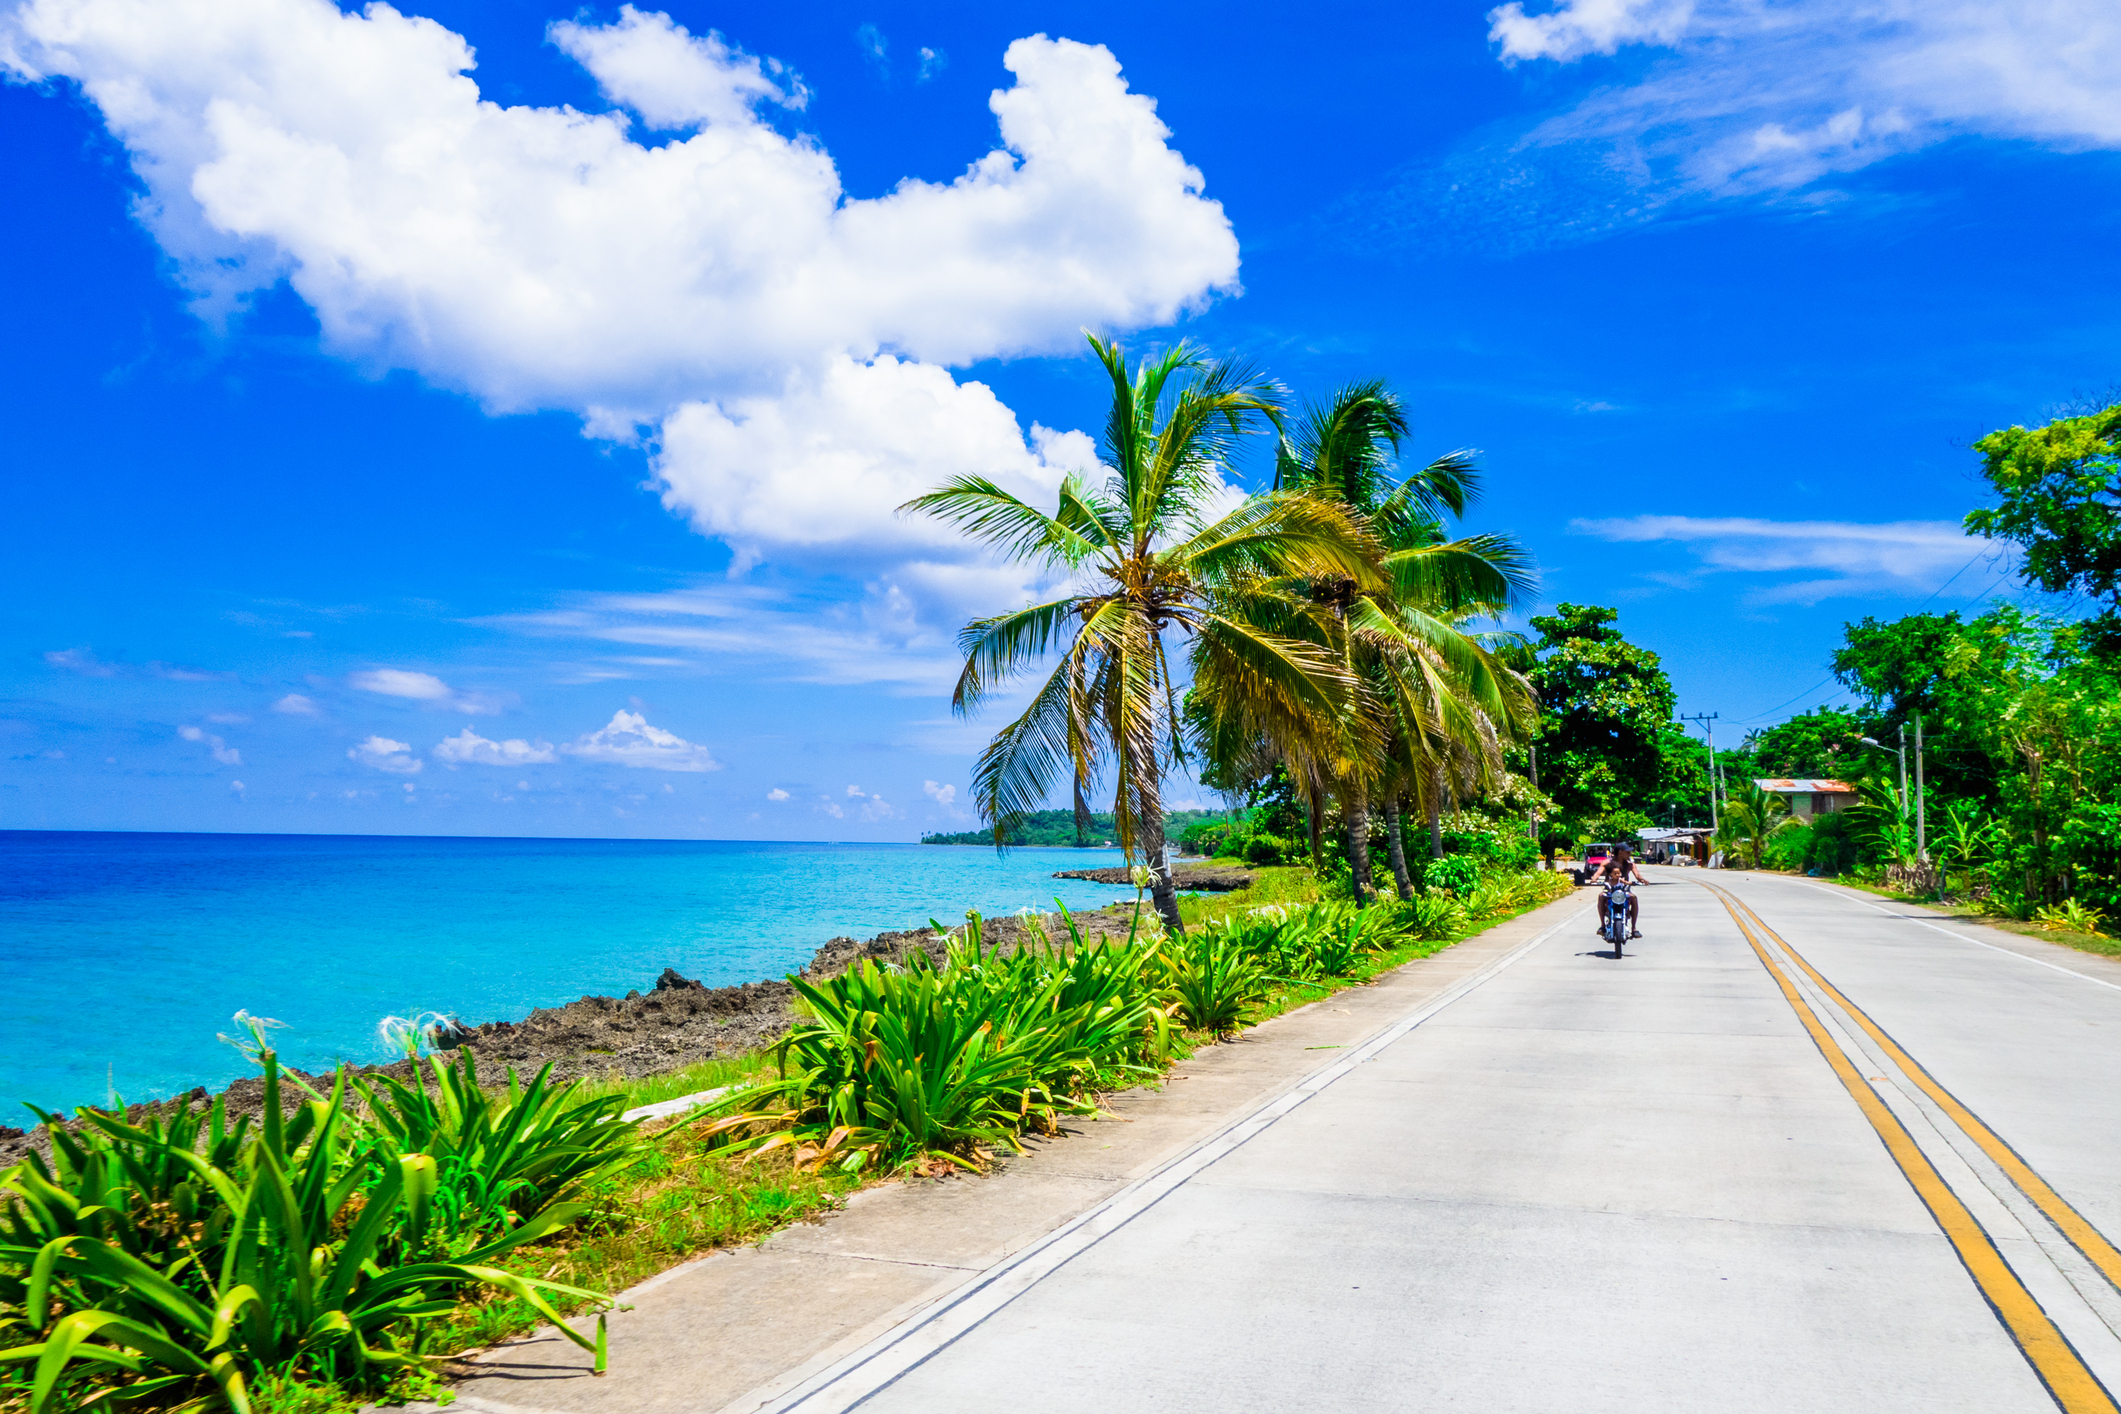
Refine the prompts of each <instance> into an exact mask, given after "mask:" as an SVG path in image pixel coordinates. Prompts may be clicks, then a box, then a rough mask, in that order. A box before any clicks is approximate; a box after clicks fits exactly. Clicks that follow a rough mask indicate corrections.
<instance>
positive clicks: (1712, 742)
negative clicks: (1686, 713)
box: [1679, 712, 1721, 830]
mask: <svg viewBox="0 0 2121 1414" xmlns="http://www.w3.org/2000/svg"><path fill="white" fill-rule="evenodd" d="M1719 715H1721V714H1720V713H1716V712H1702V713H1697V714H1696V715H1694V716H1691V717H1681V718H1680V719H1679V720H1680V721H1682V722H1699V723H1701V730H1702V731H1704V732H1706V733H1707V734H1708V738H1709V828H1710V829H1711V830H1713V829H1716V828H1718V825H1717V818H1716V718H1717V717H1718V716H1719Z"/></svg>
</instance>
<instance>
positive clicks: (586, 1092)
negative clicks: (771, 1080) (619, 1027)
mask: <svg viewBox="0 0 2121 1414" xmlns="http://www.w3.org/2000/svg"><path fill="white" fill-rule="evenodd" d="M771 1071H772V1066H771V1064H770V1063H769V1062H768V1061H767V1060H765V1059H764V1058H763V1057H761V1056H759V1055H757V1054H745V1055H737V1056H715V1057H713V1058H711V1059H708V1060H703V1061H694V1062H693V1063H692V1064H691V1065H688V1066H683V1067H681V1068H679V1069H677V1070H666V1071H663V1072H660V1073H658V1074H655V1075H646V1076H640V1077H638V1078H635V1079H630V1080H591V1081H585V1082H584V1083H583V1085H582V1088H581V1089H580V1090H579V1091H577V1092H576V1093H578V1094H579V1095H580V1096H581V1097H582V1098H583V1099H585V1100H593V1099H601V1098H602V1097H604V1096H606V1095H623V1096H624V1097H625V1099H626V1108H628V1109H634V1108H636V1107H638V1106H640V1105H653V1104H658V1103H660V1102H662V1101H664V1100H675V1099H677V1098H678V1097H679V1096H680V1095H694V1094H698V1093H699V1092H700V1091H702V1090H717V1089H720V1088H721V1087H722V1086H724V1085H736V1084H740V1083H742V1082H744V1081H747V1080H757V1079H760V1078H762V1077H763V1076H764V1075H766V1074H770V1073H771Z"/></svg>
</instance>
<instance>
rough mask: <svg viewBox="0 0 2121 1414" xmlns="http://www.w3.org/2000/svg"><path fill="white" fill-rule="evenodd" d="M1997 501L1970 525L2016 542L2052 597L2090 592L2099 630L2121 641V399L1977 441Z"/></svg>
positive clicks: (2023, 562) (2025, 568)
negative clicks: (2048, 421) (2077, 413)
mask: <svg viewBox="0 0 2121 1414" xmlns="http://www.w3.org/2000/svg"><path fill="white" fill-rule="evenodd" d="M1974 450H1975V451H1977V452H1979V453H1980V454H1981V456H1982V459H1983V461H1982V474H1983V475H1984V476H1985V477H1987V478H1988V484H1989V486H1990V487H1991V488H1992V489H1993V490H1994V491H1995V493H1996V495H1997V497H1998V498H1999V499H1998V503H1997V504H1996V505H1994V506H1988V507H1984V508H1982V509H1980V510H1977V511H1973V512H1971V513H1969V514H1968V516H1967V517H1966V528H1967V530H1968V531H1969V532H1971V533H1973V534H1975V535H1985V536H1989V537H1991V538H1994V539H2002V540H2010V541H2014V542H2016V543H2017V544H2018V546H2019V547H2020V548H2021V549H2022V551H2023V556H2022V558H2021V559H2020V561H2019V570H2020V573H2021V574H2023V576H2024V577H2025V579H2026V580H2027V581H2028V582H2029V583H2032V584H2035V585H2038V586H2039V587H2040V588H2041V589H2044V590H2046V591H2047V592H2048V593H2050V594H2071V593H2076V594H2082V595H2084V596H2086V597H2087V598H2089V599H2090V600H2091V601H2092V602H2093V603H2094V604H2095V605H2096V606H2097V608H2098V611H2099V615H2100V620H2101V621H2100V637H2101V638H2102V640H2104V641H2106V642H2107V643H2108V645H2109V646H2110V647H2121V403H2116V404H2114V405H2113V406H2111V407H2107V408H2102V409H2101V410H2099V411H2097V412H2093V413H2088V414H2086V415H2084V416H2081V417H2064V418H2058V419H2056V420H2055V421H2053V422H2050V423H2048V424H2047V425H2046V426H2045V427H2036V428H2030V429H2028V428H2024V427H2006V428H2004V429H2002V430H2001V431H1998V432H1991V433H1989V435H1988V436H1986V437H1983V438H1982V439H1981V440H1980V441H1978V442H1976V443H1974Z"/></svg>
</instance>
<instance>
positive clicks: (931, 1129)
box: [715, 909, 1171, 1172]
mask: <svg viewBox="0 0 2121 1414" xmlns="http://www.w3.org/2000/svg"><path fill="white" fill-rule="evenodd" d="M1061 917H1062V919H1063V920H1064V922H1065V925H1066V927H1067V929H1068V931H1069V933H1070V938H1071V943H1072V946H1071V947H1069V948H1066V949H1062V948H1059V947H1055V946H1052V945H1051V943H1050V941H1049V942H1044V943H1042V942H1041V940H1039V939H1038V938H1037V937H1035V936H1034V937H1033V938H1032V939H1031V940H1030V941H1029V943H1028V944H1027V945H1026V946H1024V947H1021V948H1019V949H1018V950H1017V951H1016V952H1014V953H1012V954H1010V955H1008V956H1006V957H1004V956H998V955H995V954H991V953H989V952H988V951H987V949H986V947H985V944H984V938H983V935H982V920H981V919H980V917H979V915H978V914H971V915H968V918H967V923H966V927H965V930H964V932H963V935H962V936H961V937H959V938H958V939H956V940H955V941H954V942H953V943H952V944H951V946H950V949H949V952H948V955H947V958H946V960H945V962H944V964H943V965H942V966H941V967H937V966H935V965H933V964H932V963H931V962H930V961H929V960H928V957H927V955H926V954H925V953H916V954H914V956H913V957H912V959H911V960H910V961H909V963H908V965H907V966H904V967H894V966H888V965H883V964H879V963H877V962H875V961H873V960H871V961H864V962H863V963H862V964H860V965H859V966H857V967H855V968H853V969H851V970H849V971H847V972H844V973H842V974H841V975H839V976H838V977H833V978H829V979H827V980H825V981H822V982H812V981H808V980H805V979H802V978H792V979H791V981H792V982H793V984H794V986H795V989H796V992H797V995H798V997H799V998H800V1000H801V1002H802V1003H803V1006H804V1008H805V1009H806V1010H807V1011H808V1013H809V1016H808V1019H806V1020H803V1021H800V1022H798V1023H797V1025H796V1026H795V1027H794V1028H793V1029H792V1030H791V1031H790V1032H789V1033H788V1035H787V1037H786V1038H784V1039H783V1040H782V1042H781V1044H780V1046H779V1048H778V1049H777V1051H776V1056H777V1058H778V1062H779V1067H780V1075H779V1078H778V1079H776V1080H774V1081H772V1082H770V1083H767V1084H764V1085H760V1086H755V1087H752V1088H750V1089H747V1090H744V1091H742V1092H739V1093H738V1094H735V1095H732V1096H731V1097H730V1098H729V1100H728V1101H727V1102H726V1107H727V1108H730V1109H735V1110H739V1111H740V1112H739V1113H733V1114H729V1115H726V1116H724V1117H723V1118H721V1119H719V1120H717V1121H716V1122H715V1130H716V1131H717V1132H721V1133H727V1134H730V1135H732V1136H742V1141H743V1142H744V1143H746V1144H747V1145H748V1146H749V1147H750V1148H751V1150H752V1152H753V1153H754V1154H755V1155H756V1154H763V1153H768V1152H771V1151H773V1150H775V1149H780V1148H791V1147H792V1148H793V1149H794V1151H795V1161H796V1164H797V1166H798V1167H807V1168H817V1167H822V1166H825V1165H832V1166H834V1167H837V1168H841V1169H844V1170H847V1171H851V1172H859V1171H864V1170H874V1169H877V1168H893V1167H898V1166H901V1165H905V1164H909V1163H910V1164H927V1163H931V1162H932V1163H937V1164H943V1165H951V1166H956V1167H961V1168H968V1169H977V1168H979V1167H981V1166H982V1165H983V1164H984V1162H985V1159H986V1157H987V1151H988V1150H991V1149H995V1148H1009V1149H1014V1148H1018V1147H1019V1144H1018V1139H1017V1136H1018V1135H1019V1134H1020V1133H1022V1132H1023V1131H1025V1130H1027V1129H1028V1130H1031V1131H1033V1132H1040V1131H1046V1130H1050V1129H1052V1128H1053V1127H1054V1123H1055V1119H1056V1117H1057V1116H1058V1115H1061V1114H1082V1113H1088V1112H1090V1111H1091V1110H1093V1109H1094V1105H1093V1104H1092V1102H1091V1101H1090V1100H1089V1098H1088V1096H1089V1095H1090V1094H1091V1093H1092V1092H1094V1091H1096V1090H1098V1089H1109V1088H1113V1087H1115V1086H1116V1085H1119V1084H1123V1083H1130V1082H1132V1081H1134V1080H1138V1079H1140V1078H1143V1077H1145V1076H1147V1075H1150V1074H1154V1073H1155V1071H1156V1069H1157V1068H1159V1067H1160V1065H1161V1064H1162V1062H1163V1061H1164V1059H1165V1058H1166V1057H1167V1056H1168V1054H1169V1047H1170V1045H1171V1035H1170V1028H1169V1020H1168V1018H1169V1014H1168V1013H1167V1012H1166V1011H1165V1010H1164V1009H1163V1006H1162V1004H1161V1002H1160V999H1159V996H1158V982H1159V980H1160V973H1159V971H1158V967H1159V961H1158V950H1159V948H1160V946H1161V944H1162V941H1163V940H1162V935H1161V934H1160V933H1159V932H1156V931H1154V930H1153V929H1149V930H1144V929H1142V928H1141V926H1140V924H1139V923H1138V924H1137V931H1136V932H1135V933H1132V934H1130V935H1129V936H1128V938H1127V939H1126V940H1125V941H1124V942H1102V943H1098V944H1095V945H1092V944H1089V943H1086V942H1085V941H1084V940H1083V937H1082V933H1081V930H1080V929H1079V928H1078V927H1077V926H1076V923H1075V920H1074V919H1073V918H1072V917H1070V916H1069V915H1068V913H1067V912H1066V910H1065V909H1063V910H1062V913H1061ZM938 929H939V931H940V925H938Z"/></svg>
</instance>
